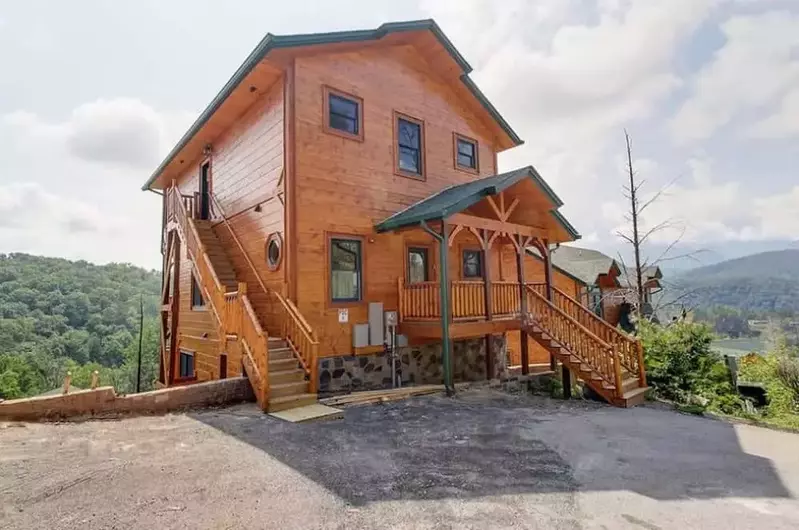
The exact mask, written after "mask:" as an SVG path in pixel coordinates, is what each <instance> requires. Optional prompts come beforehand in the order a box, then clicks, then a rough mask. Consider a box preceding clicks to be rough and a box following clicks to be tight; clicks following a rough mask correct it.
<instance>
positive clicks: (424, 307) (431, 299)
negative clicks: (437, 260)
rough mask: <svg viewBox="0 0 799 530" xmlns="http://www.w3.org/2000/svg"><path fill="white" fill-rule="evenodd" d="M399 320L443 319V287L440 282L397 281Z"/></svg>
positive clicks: (400, 279)
mask: <svg viewBox="0 0 799 530" xmlns="http://www.w3.org/2000/svg"><path fill="white" fill-rule="evenodd" d="M397 288H398V292H399V318H400V322H401V321H403V320H438V319H440V318H441V299H440V296H441V285H440V284H439V283H438V282H418V283H407V284H406V283H404V282H403V281H402V278H399V279H398V280H397Z"/></svg>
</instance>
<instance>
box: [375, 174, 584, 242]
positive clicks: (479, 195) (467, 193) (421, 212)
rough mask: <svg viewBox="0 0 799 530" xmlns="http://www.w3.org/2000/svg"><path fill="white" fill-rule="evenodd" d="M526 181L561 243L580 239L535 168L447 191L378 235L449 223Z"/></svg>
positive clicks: (384, 225) (385, 224)
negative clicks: (559, 234) (541, 201)
mask: <svg viewBox="0 0 799 530" xmlns="http://www.w3.org/2000/svg"><path fill="white" fill-rule="evenodd" d="M525 180H526V181H529V182H531V183H532V185H533V186H534V187H535V189H537V190H538V191H539V192H540V195H541V196H543V197H544V198H545V199H544V200H545V201H546V203H545V204H546V206H545V207H544V209H545V210H546V211H547V215H549V216H550V218H551V220H552V221H554V224H555V225H556V226H557V227H559V228H560V229H562V230H563V234H565V236H564V237H561V238H560V239H562V240H564V241H573V240H576V239H579V238H580V234H579V233H578V232H577V231H576V230H575V228H574V227H573V226H572V225H571V223H569V222H568V221H567V220H566V218H565V217H563V215H562V214H561V213H560V212H558V211H557V208H558V207H560V206H562V205H563V201H561V200H560V197H558V196H557V195H556V194H555V192H554V191H553V190H552V188H550V187H549V185H548V184H547V183H546V182H545V181H544V179H542V178H541V175H539V174H538V171H536V170H535V168H534V167H532V166H527V167H523V168H520V169H517V170H514V171H509V172H507V173H501V174H499V175H493V176H490V177H484V178H482V179H478V180H473V181H470V182H465V183H463V184H455V185H452V186H449V187H447V188H444V189H443V190H441V191H439V192H437V193H434V194H432V195H430V196H429V197H426V198H424V199H422V200H420V201H418V202H416V203H414V204H412V205H410V206H408V207H407V208H405V209H404V210H401V211H399V212H397V213H395V214H393V215H391V216H389V217H388V218H386V219H384V220H383V221H381V222H380V223H378V224H377V225H375V230H376V231H377V232H378V233H381V232H390V231H394V230H401V229H403V228H407V227H412V226H417V225H421V224H422V223H427V222H431V221H442V220H446V219H447V218H449V217H451V216H453V215H455V214H458V213H461V212H463V211H465V210H467V209H469V208H472V207H474V206H475V205H478V203H481V201H483V200H484V199H486V198H487V197H492V196H495V195H498V194H500V193H502V192H504V191H506V190H508V189H509V188H512V187H513V186H515V185H517V184H520V183H522V182H523V181H525ZM517 211H518V210H517ZM553 241H556V240H553Z"/></svg>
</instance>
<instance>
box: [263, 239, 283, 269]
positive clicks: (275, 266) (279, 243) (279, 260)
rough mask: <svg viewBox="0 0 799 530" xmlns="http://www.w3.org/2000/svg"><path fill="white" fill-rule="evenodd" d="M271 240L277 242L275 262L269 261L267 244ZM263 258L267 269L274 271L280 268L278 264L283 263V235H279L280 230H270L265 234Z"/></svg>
mask: <svg viewBox="0 0 799 530" xmlns="http://www.w3.org/2000/svg"><path fill="white" fill-rule="evenodd" d="M272 242H275V243H277V261H276V262H275V263H271V262H270V261H269V245H270V244H271V243H272ZM264 258H265V260H264V261H266V268H267V270H269V271H270V272H275V271H277V270H279V269H280V264H281V263H283V236H281V235H280V232H272V233H271V234H269V236H267V238H266V243H265V244H264Z"/></svg>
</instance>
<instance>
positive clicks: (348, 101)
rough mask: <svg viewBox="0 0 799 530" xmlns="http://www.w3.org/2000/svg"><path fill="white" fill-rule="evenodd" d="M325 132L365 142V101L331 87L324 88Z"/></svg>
mask: <svg viewBox="0 0 799 530" xmlns="http://www.w3.org/2000/svg"><path fill="white" fill-rule="evenodd" d="M324 98H325V100H324V102H325V104H324V111H325V117H324V119H325V130H326V131H327V132H330V133H333V134H337V135H339V136H344V137H345V138H352V139H355V140H363V100H362V99H361V98H359V97H357V96H352V95H350V94H346V93H344V92H341V91H338V90H335V89H333V88H330V87H327V86H326V87H324Z"/></svg>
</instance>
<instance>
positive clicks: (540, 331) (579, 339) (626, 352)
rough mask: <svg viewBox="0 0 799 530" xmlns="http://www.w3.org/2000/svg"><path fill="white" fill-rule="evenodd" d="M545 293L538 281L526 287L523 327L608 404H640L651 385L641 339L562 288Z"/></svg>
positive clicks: (628, 405)
mask: <svg viewBox="0 0 799 530" xmlns="http://www.w3.org/2000/svg"><path fill="white" fill-rule="evenodd" d="M545 292H546V287H545V286H541V285H540V284H537V285H529V286H527V292H526V294H527V300H526V302H527V313H526V317H525V318H524V319H523V322H522V329H523V330H524V331H525V332H526V333H527V334H528V335H529V336H531V337H532V338H533V339H534V340H535V341H536V342H538V343H539V344H540V345H541V346H543V347H544V348H546V349H547V350H548V351H549V352H550V353H551V354H552V355H553V356H554V357H555V358H556V359H558V360H559V361H560V362H561V363H562V364H563V366H565V367H566V368H568V369H569V371H570V372H571V373H572V374H574V376H575V377H577V378H579V379H580V380H582V381H583V382H584V383H585V384H586V385H588V387H590V388H591V389H592V390H593V391H594V392H596V393H597V394H599V395H600V396H602V398H603V399H605V400H606V401H607V402H608V403H610V404H612V405H615V406H618V407H632V406H635V405H638V404H640V403H642V402H643V401H644V397H645V394H646V392H647V390H649V387H647V385H646V374H645V371H644V359H643V349H642V348H641V343H640V341H638V340H636V339H634V338H632V337H630V336H629V335H627V334H625V333H624V332H621V331H619V330H617V329H616V328H614V327H612V326H611V325H610V324H608V323H607V322H605V321H604V320H602V319H601V318H599V317H598V316H596V315H595V314H594V313H593V312H591V311H590V310H589V309H588V308H586V307H585V306H583V305H582V304H580V303H579V302H577V301H576V300H574V299H573V298H571V297H569V296H568V295H567V294H566V293H564V292H563V291H560V290H559V289H557V288H555V287H552V288H551V299H548V298H547V296H546V295H545Z"/></svg>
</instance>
